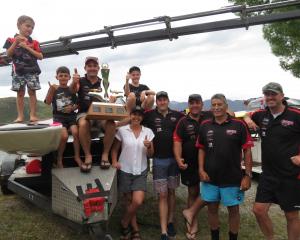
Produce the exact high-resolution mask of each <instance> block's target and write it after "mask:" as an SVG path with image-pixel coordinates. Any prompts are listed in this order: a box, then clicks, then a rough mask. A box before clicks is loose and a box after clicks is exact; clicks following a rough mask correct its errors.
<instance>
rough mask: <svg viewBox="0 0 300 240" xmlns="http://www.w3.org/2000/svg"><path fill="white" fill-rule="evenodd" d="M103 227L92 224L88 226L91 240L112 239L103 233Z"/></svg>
mask: <svg viewBox="0 0 300 240" xmlns="http://www.w3.org/2000/svg"><path fill="white" fill-rule="evenodd" d="M102 227H103V225H101V224H92V225H90V226H89V234H90V236H91V238H92V239H93V240H113V238H112V237H111V236H110V235H109V234H106V233H105V231H103V228H102Z"/></svg>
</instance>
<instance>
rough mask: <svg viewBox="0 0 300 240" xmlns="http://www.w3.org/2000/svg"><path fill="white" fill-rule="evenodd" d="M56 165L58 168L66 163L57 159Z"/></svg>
mask: <svg viewBox="0 0 300 240" xmlns="http://www.w3.org/2000/svg"><path fill="white" fill-rule="evenodd" d="M56 167H57V168H64V165H63V163H62V161H57V164H56Z"/></svg>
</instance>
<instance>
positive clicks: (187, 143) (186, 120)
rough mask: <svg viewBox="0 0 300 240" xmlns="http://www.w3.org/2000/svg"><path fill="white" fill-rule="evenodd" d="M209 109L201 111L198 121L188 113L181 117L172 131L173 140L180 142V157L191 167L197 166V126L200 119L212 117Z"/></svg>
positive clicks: (198, 126)
mask: <svg viewBox="0 0 300 240" xmlns="http://www.w3.org/2000/svg"><path fill="white" fill-rule="evenodd" d="M212 117H213V115H212V113H211V112H210V111H202V112H201V114H200V118H199V121H196V120H194V119H193V118H191V117H190V114H188V115H187V116H184V117H182V118H181V119H180V120H179V122H178V124H177V126H176V129H175V131H174V134H173V140H174V141H175V142H181V143H182V158H183V159H184V160H185V161H186V163H188V164H189V165H190V166H191V167H197V168H198V149H197V148H196V146H195V144H196V140H197V138H198V134H199V128H200V124H201V122H202V121H204V120H207V119H210V118H212Z"/></svg>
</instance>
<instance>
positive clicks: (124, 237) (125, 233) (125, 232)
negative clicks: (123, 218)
mask: <svg viewBox="0 0 300 240" xmlns="http://www.w3.org/2000/svg"><path fill="white" fill-rule="evenodd" d="M130 233H131V228H130V226H127V227H123V226H122V225H121V236H120V240H129V235H130Z"/></svg>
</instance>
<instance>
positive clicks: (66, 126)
mask: <svg viewBox="0 0 300 240" xmlns="http://www.w3.org/2000/svg"><path fill="white" fill-rule="evenodd" d="M56 79H57V80H58V81H59V85H55V84H53V85H51V84H50V83H49V86H50V88H49V90H48V93H47V96H46V99H45V103H46V104H49V105H50V104H52V108H53V122H59V123H61V124H62V125H63V130H62V136H61V142H60V145H59V148H58V156H57V167H58V168H63V161H62V160H63V153H64V150H65V147H66V143H67V140H68V130H71V133H72V135H73V139H74V140H73V145H74V159H75V161H76V163H77V164H78V166H79V167H81V165H82V162H81V159H80V145H79V137H78V128H77V125H76V112H75V110H76V109H77V96H76V94H74V93H72V91H71V90H70V88H69V86H68V81H69V80H70V79H71V76H70V70H69V69H68V68H67V67H59V68H58V69H57V70H56Z"/></svg>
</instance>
